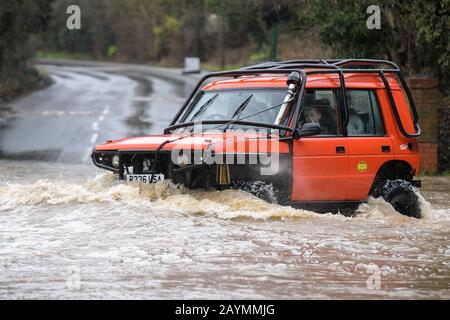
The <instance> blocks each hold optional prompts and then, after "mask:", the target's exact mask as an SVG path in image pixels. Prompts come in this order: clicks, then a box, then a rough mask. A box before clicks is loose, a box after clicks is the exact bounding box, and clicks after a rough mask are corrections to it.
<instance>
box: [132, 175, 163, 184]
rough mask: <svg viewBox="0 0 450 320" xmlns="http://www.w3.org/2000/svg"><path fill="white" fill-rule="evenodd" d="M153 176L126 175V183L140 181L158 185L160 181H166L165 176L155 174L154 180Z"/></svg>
mask: <svg viewBox="0 0 450 320" xmlns="http://www.w3.org/2000/svg"><path fill="white" fill-rule="evenodd" d="M151 179H152V175H151V174H127V175H126V181H127V182H134V181H139V182H143V183H157V182H160V181H164V175H163V174H154V175H153V180H152V181H150V180H151Z"/></svg>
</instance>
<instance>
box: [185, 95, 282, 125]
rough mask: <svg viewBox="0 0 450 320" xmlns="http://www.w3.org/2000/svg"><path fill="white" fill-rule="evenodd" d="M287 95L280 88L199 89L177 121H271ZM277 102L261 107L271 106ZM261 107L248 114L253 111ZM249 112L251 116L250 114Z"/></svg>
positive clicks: (271, 122)
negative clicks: (197, 95)
mask: <svg viewBox="0 0 450 320" xmlns="http://www.w3.org/2000/svg"><path fill="white" fill-rule="evenodd" d="M285 96H286V90H283V89H279V90H277V89H244V90H242V89H236V90H223V91H206V92H201V93H200V96H199V97H197V99H196V100H195V101H194V103H193V104H191V105H190V107H189V108H187V110H186V111H185V113H184V114H183V115H182V117H181V120H180V121H179V123H186V122H194V121H195V122H198V121H204V120H236V119H242V118H245V117H248V118H246V119H245V120H246V121H252V122H259V123H269V124H273V123H274V122H275V119H276V117H277V115H278V112H279V111H280V108H281V104H282V103H283V100H284V98H285ZM275 105H279V106H278V107H276V108H273V109H271V110H267V111H264V110H265V109H267V108H270V107H271V106H275ZM261 111H264V112H262V113H259V114H256V115H254V116H251V115H252V114H255V113H258V112H261ZM249 116H250V117H249Z"/></svg>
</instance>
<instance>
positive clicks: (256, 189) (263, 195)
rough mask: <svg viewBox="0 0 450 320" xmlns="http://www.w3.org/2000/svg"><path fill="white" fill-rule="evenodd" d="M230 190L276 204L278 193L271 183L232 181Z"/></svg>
mask: <svg viewBox="0 0 450 320" xmlns="http://www.w3.org/2000/svg"><path fill="white" fill-rule="evenodd" d="M231 188H232V189H237V190H242V191H245V192H248V193H250V194H252V195H254V196H255V197H258V198H260V199H262V200H264V201H266V202H269V203H278V197H279V191H278V189H277V188H276V187H274V185H273V184H272V183H266V182H264V181H256V180H251V181H234V182H233V183H232V184H231Z"/></svg>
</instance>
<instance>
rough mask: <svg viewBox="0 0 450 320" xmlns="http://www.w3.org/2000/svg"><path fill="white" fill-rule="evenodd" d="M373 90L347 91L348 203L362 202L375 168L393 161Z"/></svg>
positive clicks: (374, 173) (388, 139)
mask: <svg viewBox="0 0 450 320" xmlns="http://www.w3.org/2000/svg"><path fill="white" fill-rule="evenodd" d="M379 101H380V99H378V97H377V91H375V90H367V89H347V106H348V114H349V121H348V126H347V132H348V138H347V146H348V159H349V164H348V168H349V169H348V179H349V186H348V200H365V199H366V198H367V195H368V193H369V191H370V188H371V186H372V183H373V181H374V178H375V175H376V174H377V171H378V169H379V168H380V166H381V165H383V163H385V162H386V161H389V160H392V159H393V158H394V153H393V145H392V139H391V138H390V137H389V136H388V135H387V134H386V129H385V125H384V120H383V114H382V112H381V108H380V104H379Z"/></svg>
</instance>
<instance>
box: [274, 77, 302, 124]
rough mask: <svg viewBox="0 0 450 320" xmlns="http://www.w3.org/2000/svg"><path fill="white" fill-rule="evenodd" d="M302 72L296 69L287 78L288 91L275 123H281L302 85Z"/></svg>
mask: <svg viewBox="0 0 450 320" xmlns="http://www.w3.org/2000/svg"><path fill="white" fill-rule="evenodd" d="M300 78H301V77H300V73H298V72H296V71H294V72H291V74H290V75H289V77H288V79H287V82H286V83H287V85H288V91H287V93H286V97H285V98H284V104H283V105H282V106H281V108H280V112H278V115H277V119H276V120H275V124H280V122H281V120H283V118H284V117H285V115H286V111H287V107H288V105H289V103H290V102H291V101H292V99H294V96H295V94H296V93H297V91H298V88H299V85H300Z"/></svg>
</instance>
